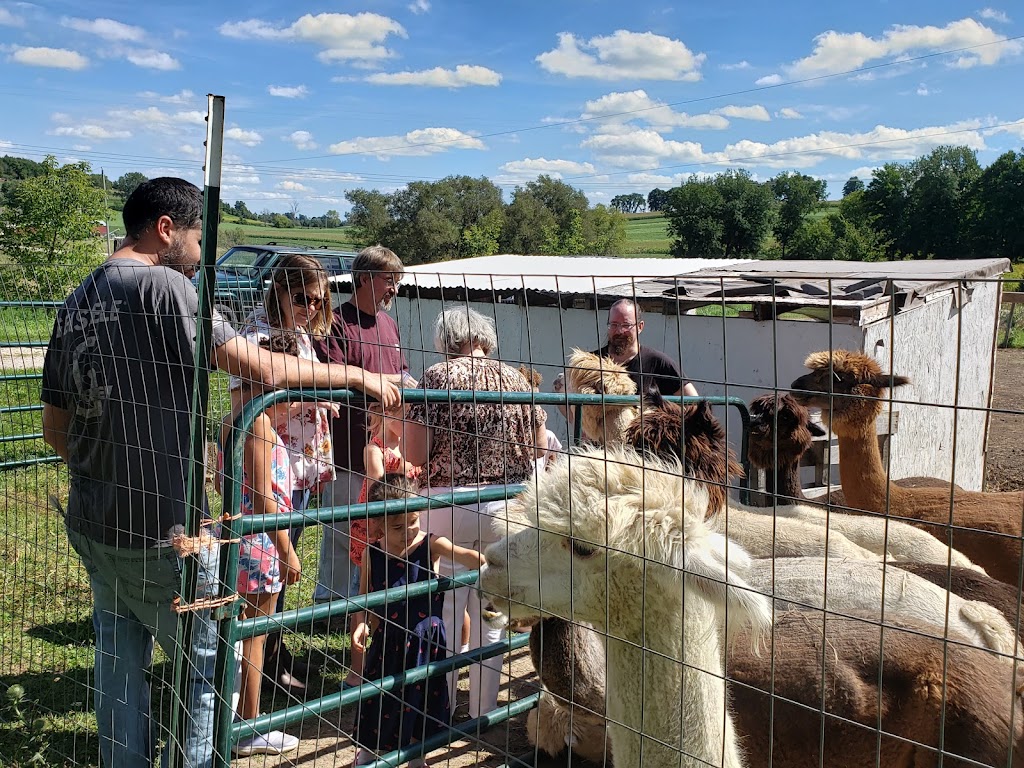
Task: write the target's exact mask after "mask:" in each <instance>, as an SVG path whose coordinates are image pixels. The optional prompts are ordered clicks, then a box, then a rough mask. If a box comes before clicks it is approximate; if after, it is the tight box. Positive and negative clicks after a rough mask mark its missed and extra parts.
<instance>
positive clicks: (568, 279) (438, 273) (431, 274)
mask: <svg viewBox="0 0 1024 768" xmlns="http://www.w3.org/2000/svg"><path fill="white" fill-rule="evenodd" d="M745 261H748V260H746V259H744V260H733V259H730V260H728V261H727V260H724V259H629V258H614V257H601V256H522V255H516V254H501V255H497V256H477V257H475V258H471V259H458V260H455V261H443V262H439V263H436V264H417V265H416V266H414V267H409V268H408V269H407V270H406V272H405V278H404V279H403V281H402V282H403V283H405V284H407V285H418V286H420V287H422V288H427V289H429V288H466V289H468V290H470V291H498V292H504V291H516V290H529V291H550V292H552V293H555V292H557V293H561V294H572V293H586V294H593V293H594V292H595V290H598V289H602V288H608V287H611V286H615V285H623V284H629V283H631V282H632V281H634V280H647V279H651V278H658V277H675V276H679V275H686V274H689V273H691V272H696V271H698V270H701V269H708V268H712V267H716V266H717V267H719V268H721V267H726V266H734V265H737V264H741V263H743V262H745Z"/></svg>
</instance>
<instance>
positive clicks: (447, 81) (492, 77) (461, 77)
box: [366, 64, 501, 88]
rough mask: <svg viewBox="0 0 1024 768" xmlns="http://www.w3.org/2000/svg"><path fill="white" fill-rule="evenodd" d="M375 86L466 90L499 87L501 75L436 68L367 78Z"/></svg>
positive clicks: (467, 68)
mask: <svg viewBox="0 0 1024 768" xmlns="http://www.w3.org/2000/svg"><path fill="white" fill-rule="evenodd" d="M366 82H368V83H373V84H374V85H424V86H427V87H430V88H464V87H465V86H467V85H498V83H500V82H501V75H499V74H498V73H497V72H495V71H494V70H493V69H488V68H487V67H478V66H474V65H470V64H459V65H458V66H457V67H455V69H444V68H443V67H434V68H433V69H424V70H421V71H419V72H377V73H376V74H373V75H370V76H368V77H367V78H366Z"/></svg>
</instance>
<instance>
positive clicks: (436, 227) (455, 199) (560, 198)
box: [345, 176, 626, 263]
mask: <svg viewBox="0 0 1024 768" xmlns="http://www.w3.org/2000/svg"><path fill="white" fill-rule="evenodd" d="M345 197H346V199H347V200H348V201H349V202H350V203H351V204H352V210H351V211H350V212H349V214H348V224H350V225H351V226H352V227H353V228H354V233H353V234H354V237H355V240H356V241H357V242H361V243H384V244H386V245H387V246H388V247H389V248H393V249H394V250H396V251H397V252H398V253H401V254H402V258H403V259H405V258H406V257H408V258H409V259H410V263H422V262H436V261H446V260H448V259H462V258H467V257H470V256H486V255H491V254H496V253H530V254H565V255H573V254H584V253H586V254H595V255H617V254H619V253H621V252H622V249H623V247H624V246H625V241H626V225H625V217H624V216H623V215H622V214H621V213H620V212H618V211H615V210H612V209H610V208H607V207H605V206H603V205H596V206H594V207H591V206H590V203H589V201H588V200H587V196H586V195H585V194H584V193H583V192H581V191H580V190H578V189H574V188H573V187H571V186H569V185H568V184H566V183H565V182H563V181H559V180H558V179H553V178H551V177H550V176H539V177H538V178H537V179H536V180H534V181H530V182H527V183H526V184H524V185H522V186H517V187H516V188H515V190H514V191H513V192H512V199H511V201H509V202H508V203H505V201H504V199H503V195H502V190H501V189H500V188H499V187H497V186H496V185H495V184H494V183H493V182H491V181H489V180H488V179H486V178H483V177H481V178H473V177H471V176H449V177H447V178H444V179H441V180H440V181H414V182H411V183H410V184H408V185H407V186H406V187H404V188H403V189H400V190H397V191H395V192H390V193H388V192H380V191H378V190H370V189H353V190H351V191H349V192H347V193H346V194H345Z"/></svg>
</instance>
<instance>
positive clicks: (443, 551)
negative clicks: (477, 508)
mask: <svg viewBox="0 0 1024 768" xmlns="http://www.w3.org/2000/svg"><path fill="white" fill-rule="evenodd" d="M430 558H431V560H437V559H438V558H443V559H444V560H445V562H450V561H455V562H456V563H458V564H459V565H462V566H464V567H466V568H472V569H474V570H476V569H477V568H482V567H483V566H484V565H486V564H487V560H486V558H484V556H483V555H482V554H481V553H480V552H477V551H476V550H475V549H468V548H467V547H460V546H459V545H458V544H453V543H452V542H451V541H449V540H448V539H446V538H444V537H443V536H434V537H433V538H431V540H430Z"/></svg>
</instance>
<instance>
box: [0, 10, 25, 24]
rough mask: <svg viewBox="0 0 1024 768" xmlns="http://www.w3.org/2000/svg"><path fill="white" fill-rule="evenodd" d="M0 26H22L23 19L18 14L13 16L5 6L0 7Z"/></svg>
mask: <svg viewBox="0 0 1024 768" xmlns="http://www.w3.org/2000/svg"><path fill="white" fill-rule="evenodd" d="M0 26H2V27H23V26H25V20H24V19H23V18H21V17H20V16H15V15H14V14H13V13H11V12H10V11H9V10H7V9H6V8H0Z"/></svg>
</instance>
